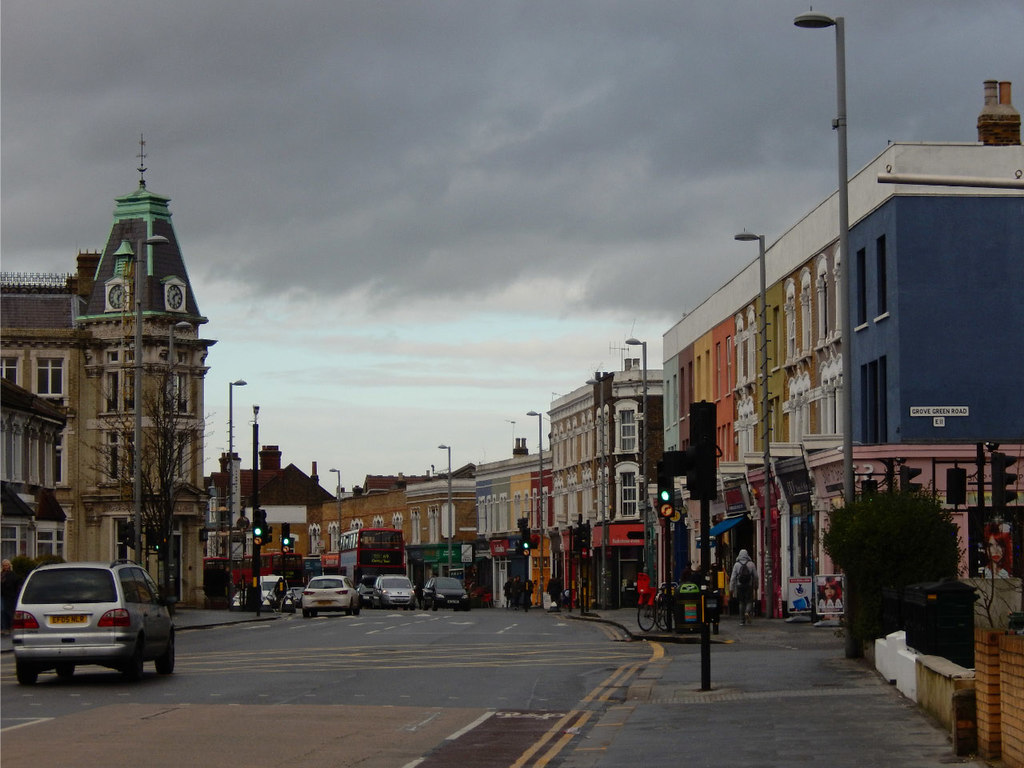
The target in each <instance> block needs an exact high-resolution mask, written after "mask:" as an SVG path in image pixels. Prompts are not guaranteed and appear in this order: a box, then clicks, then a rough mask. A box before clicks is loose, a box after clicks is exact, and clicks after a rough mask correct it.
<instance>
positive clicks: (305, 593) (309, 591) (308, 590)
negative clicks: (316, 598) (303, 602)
mask: <svg viewBox="0 0 1024 768" xmlns="http://www.w3.org/2000/svg"><path fill="white" fill-rule="evenodd" d="M302 594H304V595H312V594H313V590H311V589H307V590H304V591H303V592H302Z"/></svg>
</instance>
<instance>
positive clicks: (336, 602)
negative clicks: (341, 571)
mask: <svg viewBox="0 0 1024 768" xmlns="http://www.w3.org/2000/svg"><path fill="white" fill-rule="evenodd" d="M359 606H360V600H359V592H358V591H357V590H356V585H355V584H353V583H352V579H350V578H349V577H348V576H314V577H313V578H312V579H310V580H309V584H307V585H306V588H305V589H304V590H302V615H303V616H304V617H306V618H307V619H308V618H309V617H310V616H316V615H317V613H319V612H320V611H344V612H345V613H347V614H348V615H349V616H353V615H354V616H358V615H359Z"/></svg>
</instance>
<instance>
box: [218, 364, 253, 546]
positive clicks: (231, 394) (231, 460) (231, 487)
mask: <svg viewBox="0 0 1024 768" xmlns="http://www.w3.org/2000/svg"><path fill="white" fill-rule="evenodd" d="M248 383H249V382H247V381H245V380H244V379H239V380H238V381H232V382H230V383H229V384H228V503H227V512H226V513H225V514H226V515H227V518H228V519H227V526H225V527H226V528H227V529H228V541H227V546H226V547H225V550H226V553H227V556H228V559H229V562H230V560H231V532H232V529H233V528H234V526H235V471H236V467H237V465H236V464H235V423H234V418H235V387H244V386H245V385H246V384H248ZM221 522H222V523H223V522H224V521H223V520H222V521H221Z"/></svg>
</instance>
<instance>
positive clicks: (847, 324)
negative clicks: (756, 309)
mask: <svg viewBox="0 0 1024 768" xmlns="http://www.w3.org/2000/svg"><path fill="white" fill-rule="evenodd" d="M793 23H794V24H795V25H796V26H798V27H803V28H805V29H825V28H827V27H835V28H836V113H837V114H836V119H835V120H833V121H832V127H833V128H835V131H836V138H837V140H838V143H839V153H838V166H839V259H840V261H839V280H840V281H841V282H842V286H841V289H842V290H840V291H839V292H838V293H839V296H838V303H839V310H840V312H839V316H840V317H841V318H842V322H843V324H844V325H843V329H842V333H843V336H842V340H841V344H842V346H841V347H840V349H839V351H840V355H841V358H842V369H843V497H844V501H845V503H846V504H852V503H853V501H854V498H853V318H852V317H851V311H850V310H851V302H850V259H849V245H850V199H849V198H850V196H849V176H848V174H847V150H846V33H845V22H844V19H843V17H842V16H836V17H835V18H832V17H831V16H826V15H825V14H823V13H815V12H813V11H812V12H810V13H802V14H800V15H799V16H797V17H796V18H795V19H793Z"/></svg>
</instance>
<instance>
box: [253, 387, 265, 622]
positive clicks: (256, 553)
mask: <svg viewBox="0 0 1024 768" xmlns="http://www.w3.org/2000/svg"><path fill="white" fill-rule="evenodd" d="M259 412H260V407H259V406H258V405H254V406H253V407H252V520H253V523H255V522H256V518H257V515H258V510H259V508H260V425H259V423H258V422H257V421H256V417H257V416H258V415H259ZM252 542H253V543H252V588H251V590H250V596H251V597H250V599H252V600H254V601H255V602H256V615H257V616H259V615H260V603H262V602H263V599H262V598H263V596H262V595H261V594H260V543H259V542H260V539H259V538H258V537H256V536H253V540H252Z"/></svg>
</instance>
